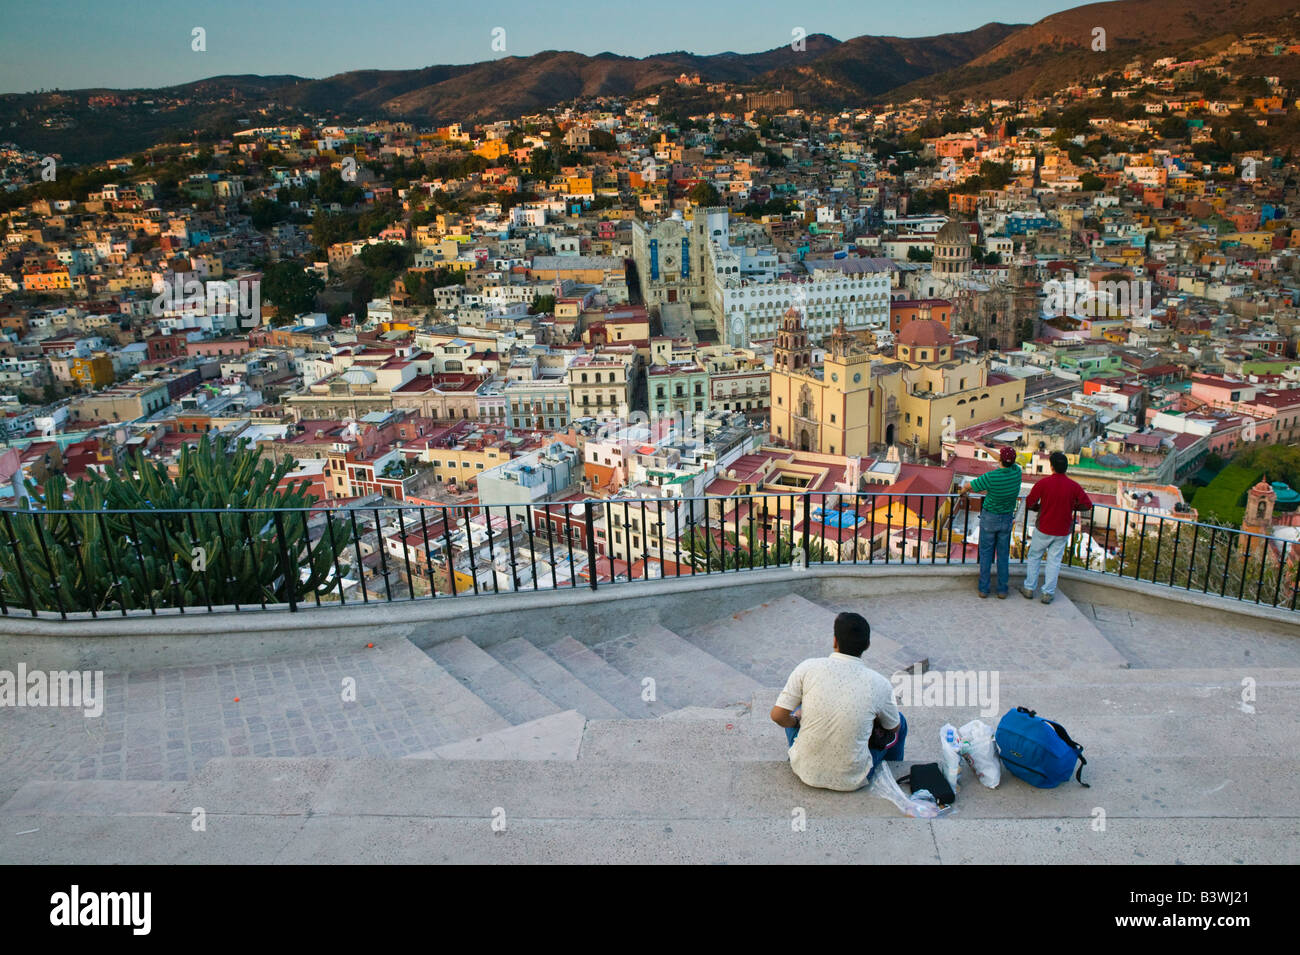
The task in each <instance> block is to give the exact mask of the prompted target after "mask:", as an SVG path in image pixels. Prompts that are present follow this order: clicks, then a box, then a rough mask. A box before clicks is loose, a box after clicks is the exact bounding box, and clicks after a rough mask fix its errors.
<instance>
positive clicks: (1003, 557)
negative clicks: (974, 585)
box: [979, 511, 1016, 594]
mask: <svg viewBox="0 0 1300 955" xmlns="http://www.w3.org/2000/svg"><path fill="white" fill-rule="evenodd" d="M1015 521H1016V515H1014V514H994V513H992V512H990V511H980V549H979V554H980V583H979V587H980V593H982V594H986V593H988V592H989V583H990V581H989V578H990V577H991V576H992V574H991V571H992V570H993V557H994V555H995V554H996V556H997V559H998V593H1000V594H1005V593H1006V592H1007V586H1008V584H1009V583H1010V577H1011V567H1010V561H1011V527H1012V525H1013V524H1014V523H1015Z"/></svg>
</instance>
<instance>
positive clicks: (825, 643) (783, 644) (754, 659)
mask: <svg viewBox="0 0 1300 955" xmlns="http://www.w3.org/2000/svg"><path fill="white" fill-rule="evenodd" d="M838 612H839V611H837V610H830V609H828V608H826V607H823V606H821V605H820V604H817V603H814V602H813V601H811V600H809V599H807V598H806V597H801V596H799V595H798V594H786V595H784V596H781V597H777V598H775V599H773V600H770V601H768V602H766V603H763V604H760V605H758V606H757V607H751V608H749V609H748V610H742V611H739V612H737V613H734V614H731V615H730V616H727V617H723V618H722V619H720V620H715V621H712V622H711V623H707V624H704V625H703V626H699V627H693V628H691V629H690V630H686V631H683V632H682V636H683V637H684V638H685V639H686V640H688V641H690V642H691V643H693V644H694V645H695V646H697V647H699V648H700V649H702V650H704V651H706V652H707V653H709V654H711V655H713V656H715V657H717V658H718V659H720V660H723V661H725V662H726V663H728V664H730V665H731V666H732V667H734V668H735V669H737V670H739V671H740V672H741V673H744V674H745V675H747V676H749V677H751V678H753V679H754V680H757V681H758V682H759V683H761V684H763V685H765V686H768V685H775V684H778V683H782V682H784V680H785V679H786V677H788V676H789V675H790V671H791V670H793V669H794V668H795V666H797V665H798V664H799V663H800V662H802V661H803V660H806V659H808V658H809V657H819V656H825V655H826V654H828V653H830V652H831V646H832V643H833V640H834V623H835V615H836V614H837V613H838ZM866 659H867V661H868V663H869V665H870V666H871V667H872V669H875V670H878V671H879V672H881V673H884V674H885V675H886V676H888V675H889V674H891V673H893V672H895V671H896V670H901V669H905V668H907V667H910V666H913V665H914V664H917V663H919V662H921V661H923V660H924V659H925V654H924V653H922V652H920V651H917V650H913V649H911V648H909V647H907V646H904V645H903V644H901V643H899V642H898V641H897V640H894V639H891V638H890V637H889V636H887V635H885V634H882V633H879V632H878V631H877V630H876V629H875V628H874V627H873V630H872V635H871V647H870V649H868V651H867V654H866Z"/></svg>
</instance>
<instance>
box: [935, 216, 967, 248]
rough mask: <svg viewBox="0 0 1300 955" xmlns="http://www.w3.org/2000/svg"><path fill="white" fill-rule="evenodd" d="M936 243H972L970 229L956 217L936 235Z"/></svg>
mask: <svg viewBox="0 0 1300 955" xmlns="http://www.w3.org/2000/svg"><path fill="white" fill-rule="evenodd" d="M934 244H935V245H970V230H969V229H967V228H966V226H965V225H964V224H963V223H961V222H958V221H957V220H956V219H953V220H952V221H950V222H949V223H948V224H947V225H945V226H944V227H943V228H942V229H940V230H939V233H938V234H937V235H936V236H935V237H934Z"/></svg>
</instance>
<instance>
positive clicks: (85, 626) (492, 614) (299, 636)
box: [0, 563, 1300, 671]
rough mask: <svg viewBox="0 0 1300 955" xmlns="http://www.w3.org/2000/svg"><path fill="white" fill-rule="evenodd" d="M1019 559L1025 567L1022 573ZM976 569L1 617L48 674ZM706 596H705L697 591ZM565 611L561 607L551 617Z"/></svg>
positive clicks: (602, 629)
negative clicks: (295, 607) (154, 613)
mask: <svg viewBox="0 0 1300 955" xmlns="http://www.w3.org/2000/svg"><path fill="white" fill-rule="evenodd" d="M1019 569H1020V565H1018V564H1017V565H1016V566H1014V567H1013V570H1012V575H1013V577H1014V576H1015V575H1016V573H1017V572H1018V571H1019ZM976 572H977V569H976V566H975V565H974V564H970V563H968V564H951V565H948V564H926V563H922V564H919V565H917V564H905V565H899V564H892V565H879V564H876V565H868V564H856V565H855V564H841V565H833V564H827V565H824V566H822V565H817V564H814V565H812V566H810V567H809V568H808V569H806V570H792V569H790V568H769V569H762V570H753V571H740V572H732V573H715V574H709V575H707V576H703V575H697V576H692V577H681V578H666V579H662V580H653V581H632V582H628V583H621V584H608V585H605V586H603V587H601V588H600V589H599V590H595V591H593V590H591V589H590V588H587V587H579V588H575V589H572V590H559V591H552V590H544V591H531V590H527V591H520V592H518V593H507V594H500V595H486V594H482V595H479V596H472V595H471V596H464V597H445V598H437V599H432V600H431V599H427V598H426V599H423V600H414V601H412V600H406V601H393V602H392V603H388V602H382V603H376V602H373V601H372V602H371V603H369V604H353V603H349V604H348V605H346V606H322V607H319V608H318V607H315V606H310V607H302V608H301V609H300V610H299V611H298V612H296V613H291V612H290V611H289V610H288V608H287V607H279V608H268V609H267V610H265V611H263V610H261V608H260V607H259V608H257V609H255V610H251V611H244V612H235V611H234V609H233V608H228V609H226V608H222V609H221V610H218V611H217V612H214V613H207V612H206V611H199V612H190V613H186V614H179V613H168V614H161V613H160V614H159V615H157V616H149V615H145V616H128V617H121V616H117V617H114V616H101V617H99V618H98V619H91V618H90V617H89V616H88V615H77V616H75V617H74V616H73V615H70V616H69V619H67V620H60V619H59V618H58V617H57V616H43V617H40V618H37V619H31V618H23V617H17V616H10V617H7V618H4V619H3V620H2V621H0V627H2V628H3V633H2V634H0V667H3V666H7V665H10V664H16V662H17V661H19V660H21V661H24V662H26V663H27V665H28V666H29V667H41V668H45V669H102V670H108V671H115V670H124V669H137V670H138V669H157V668H165V667H175V666H190V665H203V664H211V663H230V662H236V661H241V660H250V659H263V658H269V657H276V656H284V655H298V656H301V655H304V654H310V653H339V652H351V651H353V650H356V649H359V648H360V647H363V646H365V644H366V643H368V642H378V641H383V640H394V639H409V640H411V641H412V642H413V643H414V644H416V645H417V646H419V647H421V648H426V647H429V646H431V645H433V644H435V643H439V642H441V641H443V640H447V639H451V638H453V637H456V636H461V635H466V634H468V633H471V632H472V633H473V634H474V635H475V642H476V643H479V644H480V645H484V646H490V645H492V644H494V643H496V642H499V641H503V640H507V639H510V638H511V637H514V636H519V635H524V636H527V637H529V639H530V640H533V642H535V643H540V644H542V645H544V644H546V643H547V642H548V640H549V639H559V638H560V637H561V636H564V635H566V634H571V635H576V636H580V635H581V634H582V633H586V632H590V633H592V634H600V635H602V636H603V637H608V636H611V635H614V636H616V635H618V634H620V633H624V632H627V631H628V630H630V629H631V628H632V627H633V625H634V623H635V625H637V626H644V625H648V624H656V623H657V624H659V625H661V626H664V627H666V628H668V629H670V630H677V629H689V628H690V627H692V626H695V625H698V624H701V623H705V622H708V621H709V620H713V619H716V618H718V617H719V616H722V615H725V614H728V613H734V612H737V611H740V610H744V609H747V608H749V607H753V606H755V605H757V604H759V603H762V602H764V601H766V600H770V599H772V598H773V597H778V596H783V595H785V594H792V593H793V594H800V595H801V596H805V597H809V598H811V599H816V598H819V597H825V598H830V599H835V598H843V597H869V596H872V595H873V594H881V595H883V594H898V593H926V592H930V593H934V592H938V591H947V590H951V589H952V588H954V587H969V586H970V583H971V582H970V579H971V578H973V577H974V576H975V575H976ZM1061 577H1062V580H1063V581H1064V582H1065V583H1064V586H1063V588H1062V589H1063V591H1064V592H1065V593H1066V595H1067V596H1070V597H1071V598H1076V597H1077V599H1081V600H1092V601H1096V602H1099V603H1105V604H1109V605H1122V606H1130V605H1131V606H1132V607H1134V608H1135V609H1144V610H1148V611H1150V610H1152V608H1153V607H1156V608H1162V609H1164V610H1166V611H1168V612H1172V613H1183V612H1186V610H1185V609H1183V608H1194V609H1195V611H1196V612H1197V614H1198V615H1201V616H1202V619H1204V618H1203V615H1204V614H1206V613H1213V614H1215V615H1217V616H1218V618H1219V619H1222V620H1228V619H1230V618H1233V617H1236V618H1240V617H1242V616H1246V617H1250V618H1254V619H1258V620H1262V621H1269V622H1272V623H1274V624H1281V625H1285V626H1288V627H1296V628H1297V632H1300V614H1296V613H1294V612H1292V611H1289V610H1278V609H1275V608H1270V607H1261V606H1255V605H1253V604H1249V603H1241V602H1238V601H1235V600H1231V599H1225V598H1221V597H1215V596H1207V595H1203V594H1199V593H1188V592H1186V591H1180V590H1176V589H1173V588H1169V587H1163V586H1160V585H1157V584H1149V583H1143V582H1137V581H1132V580H1123V579H1120V578H1118V577H1114V576H1108V575H1102V574H1098V573H1095V572H1090V571H1084V570H1079V569H1070V568H1063V569H1062V571H1061ZM705 594H707V597H706V598H705V599H699V598H700V596H701V595H705ZM550 611H554V613H550Z"/></svg>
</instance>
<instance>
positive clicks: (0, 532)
mask: <svg viewBox="0 0 1300 955" xmlns="http://www.w3.org/2000/svg"><path fill="white" fill-rule="evenodd" d="M293 466H294V465H293V460H292V458H290V457H288V456H286V457H285V458H283V459H282V460H281V461H280V462H279V463H278V464H274V463H273V462H272V461H271V460H270V459H269V458H266V457H263V456H261V455H260V453H259V452H258V450H257V449H256V448H254V447H252V446H250V445H249V444H247V442H241V443H240V445H239V446H237V447H236V448H235V449H234V450H233V451H232V452H230V453H227V451H226V449H225V446H224V442H222V441H220V439H218V440H217V441H213V440H211V439H210V438H209V437H208V436H206V435H205V436H204V437H203V438H202V439H201V440H200V442H199V444H198V445H197V446H196V447H195V446H186V447H185V448H184V449H183V450H182V452H181V455H180V460H179V462H178V466H177V468H176V474H175V476H174V477H173V476H172V475H171V474H170V473H169V471H168V468H167V466H166V465H164V464H162V463H160V462H157V461H152V460H146V459H144V458H143V456H141V455H140V454H139V453H138V452H137V454H136V456H135V457H134V459H133V460H132V461H131V462H130V463H129V466H127V467H125V468H117V467H111V466H110V467H109V468H108V469H107V472H106V474H103V475H101V474H98V473H95V472H91V473H89V474H88V475H87V476H86V477H85V478H84V479H83V480H80V481H77V482H76V483H75V484H73V485H71V486H69V484H68V482H67V480H66V478H64V477H63V475H58V474H56V475H53V476H52V477H50V478H49V479H48V480H47V481H46V482H45V485H44V487H43V488H41V489H38V488H36V487H35V486H34V485H31V484H30V482H29V490H30V492H31V497H32V504H31V508H30V510H29V511H27V512H22V511H18V512H10V513H5V514H4V515H3V516H0V544H2V545H3V546H0V571H2V572H3V573H2V575H0V587H3V593H4V598H5V601H6V603H7V604H8V606H9V608H10V612H13V609H14V608H15V607H21V608H24V609H31V607H32V603H33V602H34V603H35V609H37V610H44V611H67V612H73V611H88V610H91V609H92V608H93V609H94V610H96V611H99V612H119V611H120V610H122V609H125V610H127V611H140V610H144V611H150V610H154V609H161V608H164V607H177V606H181V607H207V606H208V605H209V604H210V605H212V606H218V605H233V604H239V605H248V604H261V603H263V602H265V603H285V602H289V601H290V599H294V600H303V599H312V598H313V596H316V597H322V598H328V597H329V595H330V594H331V592H332V590H331V588H334V587H337V586H338V582H337V576H338V575H342V574H346V573H347V571H348V569H349V568H348V565H347V563H346V558H347V550H346V548H347V545H348V544H349V542H350V541H349V536H348V530H347V527H346V525H345V522H343V521H340V520H337V519H336V520H334V521H332V522H330V523H329V524H327V525H326V529H325V532H324V533H323V534H321V536H320V537H319V539H317V540H316V541H309V536H308V510H307V508H310V506H311V505H312V504H313V503H314V499H313V498H312V497H310V496H309V495H308V494H307V482H306V481H303V482H302V483H301V484H297V485H289V486H287V487H280V483H281V481H282V480H283V478H284V476H285V475H286V474H287V473H288V472H289V471H290V470H291V469H292V468H293ZM295 508H300V509H302V510H293V509H295ZM276 509H288V510H280V511H279V512H278V514H277V513H276ZM60 511H67V512H74V513H57V512H60ZM151 512H152V513H151ZM336 558H337V565H336ZM286 571H287V572H286ZM291 588H292V592H291Z"/></svg>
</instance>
